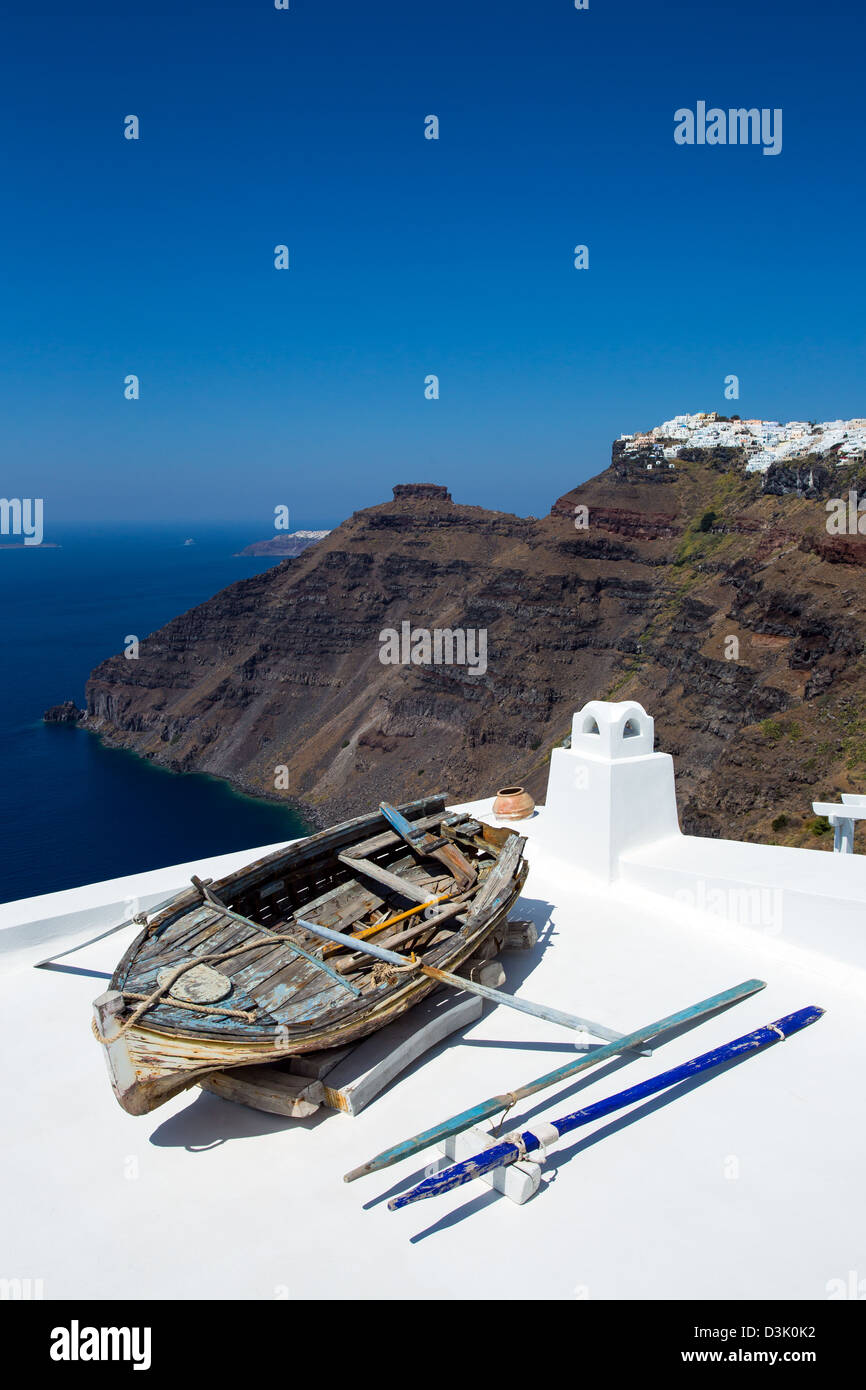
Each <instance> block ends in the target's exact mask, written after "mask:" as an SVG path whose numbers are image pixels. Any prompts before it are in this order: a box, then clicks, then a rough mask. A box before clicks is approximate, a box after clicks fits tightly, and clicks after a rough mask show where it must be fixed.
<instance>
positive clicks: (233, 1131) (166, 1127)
mask: <svg viewBox="0 0 866 1390" xmlns="http://www.w3.org/2000/svg"><path fill="white" fill-rule="evenodd" d="M327 1116H328V1111H326V1110H321V1111H317V1112H316V1114H315V1115H308V1116H305V1117H304V1118H303V1119H290V1118H289V1117H288V1116H285V1115H271V1114H269V1113H268V1112H267V1111H264V1110H253V1109H251V1108H250V1107H249V1106H247V1105H236V1104H235V1103H234V1102H233V1101H230V1100H222V1099H221V1098H220V1097H219V1096H215V1095H212V1094H211V1093H210V1092H208V1091H199V1092H198V1094H197V1095H196V1097H195V1100H193V1102H192V1104H191V1105H187V1106H186V1107H185V1109H183V1110H180V1111H178V1113H177V1114H176V1115H172V1116H171V1117H170V1118H169V1119H167V1120H163V1122H162V1124H160V1125H157V1127H156V1129H155V1130H154V1131H153V1134H151V1136H150V1141H149V1142H150V1143H151V1144H153V1145H154V1146H155V1147H156V1148H160V1149H186V1150H187V1152H188V1153H206V1152H207V1151H208V1150H210V1149H216V1148H219V1146H220V1145H221V1144H227V1143H228V1142H229V1141H230V1140H232V1139H257V1138H259V1137H260V1136H261V1135H264V1134H279V1133H281V1132H282V1131H284V1130H297V1129H304V1130H312V1129H315V1128H316V1127H317V1126H318V1125H320V1124H321V1123H322V1122H323V1120H325V1119H326V1118H327Z"/></svg>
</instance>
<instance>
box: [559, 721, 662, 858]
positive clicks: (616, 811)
mask: <svg viewBox="0 0 866 1390" xmlns="http://www.w3.org/2000/svg"><path fill="white" fill-rule="evenodd" d="M653 738H654V730H653V720H652V719H651V718H650V716H649V715H648V714H647V712H646V710H645V709H644V708H643V706H642V705H639V704H637V702H636V701H634V700H623V701H621V702H619V703H616V704H611V703H608V702H607V701H605V700H590V701H589V703H588V704H586V705H584V707H583V709H582V710H580V711H579V712H578V713H577V714H576V715H575V716H574V720H573V722H572V726H571V747H570V748H555V749H554V750H553V753H552V755H551V759H550V775H549V777H548V782H547V800H546V802H545V807H544V823H543V832H542V839H543V843H544V845H545V847H546V848H547V849H549V850H550V851H551V852H552V853H554V854H556V855H558V856H559V857H560V858H562V859H563V860H566V861H567V862H568V863H570V864H572V865H574V867H575V868H579V869H581V870H583V871H584V872H586V873H589V874H593V875H594V876H596V877H597V878H599V879H601V880H603V881H604V882H605V883H611V882H612V881H613V880H614V879H615V878H616V877H617V876H618V869H617V863H618V860H619V856H620V855H621V854H622V853H623V851H625V850H631V849H637V848H638V847H639V846H641V845H644V844H647V843H649V842H650V841H652V840H658V839H661V838H662V837H663V836H666V835H678V834H679V833H680V827H679V821H678V819H677V803H676V796H675V793H674V764H673V759H672V758H671V756H670V754H668V753H654V752H653ZM539 829H542V827H539Z"/></svg>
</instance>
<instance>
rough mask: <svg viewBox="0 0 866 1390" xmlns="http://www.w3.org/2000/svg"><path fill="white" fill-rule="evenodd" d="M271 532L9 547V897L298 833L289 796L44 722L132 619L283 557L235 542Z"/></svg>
mask: <svg viewBox="0 0 866 1390" xmlns="http://www.w3.org/2000/svg"><path fill="white" fill-rule="evenodd" d="M305 524H307V525H309V526H311V527H315V526H317V525H318V526H320V527H322V528H324V527H327V525H328V524H329V523H328V522H318V523H316V522H309V523H305ZM187 527H189V523H187ZM267 534H268V533H267V529H266V528H259V530H258V532H257V530H256V527H255V526H250V525H249V523H246V524H245V525H242V526H215V525H210V526H203V527H199V528H195V527H194V528H193V530H192V531H190V530H189V529H187V530H184V529H183V528H182V527H178V526H168V525H164V526H163V525H160V526H149V527H148V526H135V527H131V526H129V527H117V526H115V527H84V526H82V527H75V528H70V529H68V530H67V531H65V532H63V533H52V534H51V535H48V534H46V540H52V541H56V542H58V543H59V548H57V549H51V548H49V547H48V546H40V547H36V546H28V547H26V548H22V549H18V550H0V653H2V663H3V667H2V672H3V673H2V680H0V902H8V901H10V900H12V899H15V898H22V897H28V896H30V895H31V894H34V893H48V892H52V891H54V890H55V889H58V888H70V887H73V886H75V885H77V884H81V883H91V882H95V881H96V880H99V879H104V878H113V877H115V876H118V875H120V874H127V873H134V872H136V871H138V870H143V869H152V868H157V867H158V866H160V865H162V864H173V863H180V862H183V861H184V860H188V859H195V858H199V857H204V856H207V855H211V854H220V853H224V852H227V851H229V850H235V849H245V848H253V847H256V846H259V845H266V844H271V843H273V842H274V841H277V840H281V839H288V838H290V837H291V836H292V835H298V834H302V833H303V832H304V830H305V829H306V827H305V826H304V825H303V823H302V822H301V821H300V820H299V819H298V817H297V816H296V815H295V814H293V813H292V812H291V811H290V810H289V809H288V808H283V807H281V806H278V805H276V804H275V803H273V802H266V801H255V800H253V799H252V798H250V797H246V796H241V795H238V794H237V793H235V792H233V791H232V790H231V789H230V788H229V787H228V786H227V785H226V784H225V783H224V782H220V781H218V780H217V779H215V778H211V777H205V776H201V775H199V774H195V773H190V774H177V773H172V772H167V771H165V770H164V769H160V768H156V767H154V766H152V765H151V764H150V763H147V762H145V761H143V760H142V759H139V758H137V757H136V756H135V755H134V754H131V753H126V752H122V751H119V750H116V749H108V748H104V747H102V745H101V744H100V743H99V741H98V740H97V739H96V738H95V737H94V736H93V735H91V734H87V733H84V732H83V731H82V730H80V729H78V728H76V727H75V726H74V725H46V724H43V723H42V713H43V711H44V710H45V709H47V708H48V707H49V706H50V705H55V704H58V703H60V702H61V701H63V700H69V699H72V700H74V701H75V702H76V704H77V705H79V706H81V705H83V704H84V683H85V680H86V679H87V676H88V675H89V673H90V671H91V670H92V669H93V667H94V666H96V665H97V664H98V663H99V662H100V661H102V660H103V659H104V658H105V657H107V656H111V655H113V654H114V653H116V652H120V651H122V650H123V643H124V638H125V637H126V635H127V634H129V633H135V634H136V635H137V636H138V637H144V636H146V635H147V634H148V633H150V632H153V631H154V630H155V629H156V628H158V627H161V626H162V624H163V623H165V622H167V621H168V620H169V619H170V618H173V617H176V616H177V614H179V613H183V612H185V611H186V610H187V609H188V608H192V607H193V606H194V605H195V604H197V603H201V602H202V601H203V600H204V599H206V598H210V596H211V595H212V594H215V593H216V592H217V590H219V589H222V588H224V587H225V586H226V585H227V584H231V583H232V582H233V581H234V580H236V579H243V578H246V577H247V576H249V575H252V574H259V573H261V571H262V570H265V569H268V568H269V567H270V566H271V565H272V564H275V563H277V562H276V561H274V560H268V559H252V558H243V559H242V558H240V557H236V556H235V555H234V554H233V552H234V551H236V550H240V549H241V548H242V547H243V546H245V545H248V544H249V543H250V542H251V541H255V540H261V539H263V538H264V536H266V535H267ZM188 536H191V537H192V538H193V539H194V541H195V544H194V545H189V546H188V545H184V541H185V540H186V538H187V537H188ZM4 539H5V538H4Z"/></svg>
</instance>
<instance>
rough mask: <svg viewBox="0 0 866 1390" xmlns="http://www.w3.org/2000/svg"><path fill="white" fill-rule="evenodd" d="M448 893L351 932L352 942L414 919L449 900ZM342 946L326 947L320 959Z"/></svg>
mask: <svg viewBox="0 0 866 1390" xmlns="http://www.w3.org/2000/svg"><path fill="white" fill-rule="evenodd" d="M450 896H451V894H450V893H440V894H439V895H438V897H435V898H429V899H428V901H427V902H426V903H418V905H417V906H416V907H407V908H406V910H405V912H398V913H397V915H396V917H386V918H385V919H384V921H382V922H374V923H373V925H372V926H370V927H362V929H361V930H360V931H358V932H352V940H353V941H366V939H367V937H368V936H375V935H376V934H377V932H380V931H384V930H385V928H386V927H393V926H394V923H395V922H402V921H403V920H404V919H405V918H406V917H414V916H415V914H416V913H417V912H423V911H424V908H425V907H435V906H436V904H437V903H441V902H443V901H444V899H446V898H450ZM342 949H343V948H342V946H334V945H330V946H326V947H325V949H324V950H323V952H322V959H323V960H324V959H325V958H326V957H327V956H332V955H333V954H334V953H335V951H341V950H342Z"/></svg>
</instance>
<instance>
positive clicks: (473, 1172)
mask: <svg viewBox="0 0 866 1390" xmlns="http://www.w3.org/2000/svg"><path fill="white" fill-rule="evenodd" d="M823 1012H824V1010H823V1009H819V1008H818V1007H817V1006H816V1005H815V1004H810V1005H809V1006H808V1007H807V1008H805V1009H799V1010H798V1011H797V1012H796V1013H793V1014H786V1015H785V1017H784V1018H777V1019H776V1021H775V1023H768V1024H767V1025H766V1027H764V1028H756V1029H755V1031H754V1032H753V1033H746V1034H744V1035H743V1037H741V1038H734V1040H733V1042H729V1043H725V1044H724V1046H722V1047H716V1048H714V1049H713V1051H712V1052H704V1053H702V1054H701V1056H700V1057H693V1058H692V1059H691V1061H690V1062H683V1064H682V1065H681V1066H679V1067H671V1069H670V1071H666V1072H662V1074H661V1076H652V1077H650V1078H649V1079H648V1080H647V1081H640V1082H638V1084H637V1085H636V1086H630V1087H629V1088H628V1090H627V1091H618V1092H617V1094H616V1095H613V1096H607V1097H606V1098H605V1099H604V1100H598V1101H596V1102H595V1104H594V1105H587V1106H585V1107H584V1109H583V1110H575V1111H574V1113H573V1114H571V1115H563V1116H562V1117H561V1118H560V1119H558V1120H552V1121H551V1122H550V1123H546V1122H543V1121H541V1122H540V1121H537V1120H536V1121H535V1123H534V1124H533V1126H532V1128H531V1129H524V1130H523V1131H522V1132H521V1133H520V1134H517V1133H515V1134H513V1135H509V1136H508V1137H507V1138H506V1139H503V1141H502V1143H501V1144H494V1145H493V1147H492V1148H490V1149H485V1150H484V1152H483V1153H480V1154H474V1155H473V1157H472V1158H464V1159H463V1160H462V1161H461V1162H460V1163H454V1164H452V1165H451V1167H450V1168H445V1169H443V1170H442V1172H441V1173H434V1175H433V1176H432V1177H430V1178H425V1179H424V1181H423V1182H420V1183H419V1184H418V1186H417V1187H413V1188H412V1189H411V1191H409V1192H404V1193H403V1195H402V1196H400V1197H392V1198H391V1200H390V1202H389V1203H388V1210H389V1211H397V1210H398V1209H399V1208H400V1207H408V1206H409V1205H410V1203H412V1202H420V1201H422V1200H423V1199H424V1198H425V1197H437V1196H438V1195H439V1194H440V1193H441V1192H450V1191H451V1190H452V1189H453V1188H455V1187H460V1186H461V1185H462V1184H463V1183H465V1182H471V1181H472V1179H473V1178H480V1177H481V1176H482V1174H483V1173H489V1172H491V1171H492V1170H493V1169H494V1168H502V1167H503V1166H505V1165H507V1164H509V1163H516V1162H517V1161H518V1159H521V1158H524V1157H525V1155H526V1154H528V1153H534V1152H535V1151H536V1150H537V1149H545V1150H547V1149H548V1148H549V1147H550V1146H551V1145H552V1144H556V1143H558V1142H559V1140H560V1139H561V1138H562V1137H563V1135H565V1134H571V1133H572V1131H573V1130H575V1129H581V1128H582V1127H583V1125H588V1124H591V1123H592V1121H593V1120H599V1119H601V1118H602V1116H604V1115H610V1114H612V1113H613V1111H614V1110H622V1109H623V1108H624V1107H625V1106H626V1105H634V1103H635V1101H638V1100H645V1099H646V1098H647V1097H648V1096H655V1095H658V1093H659V1091H665V1090H667V1089H668V1088H669V1087H670V1086H676V1084H677V1083H678V1082H680V1081H689V1080H691V1078H692V1077H693V1076H699V1075H700V1073H701V1072H704V1071H709V1070H711V1069H712V1068H713V1067H720V1066H722V1065H723V1064H724V1063H725V1062H732V1061H735V1060H736V1059H737V1058H738V1057H744V1056H747V1055H748V1054H749V1053H751V1052H758V1051H760V1050H761V1049H762V1048H764V1047H770V1046H771V1045H772V1044H773V1043H777V1042H780V1041H781V1042H784V1041H785V1039H786V1038H789V1037H790V1036H791V1034H792V1033H798V1032H799V1031H800V1029H801V1028H808V1026H809V1024H810V1023H814V1022H815V1021H816V1020H817V1019H819V1018H820V1017H821V1015H822V1014H823Z"/></svg>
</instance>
